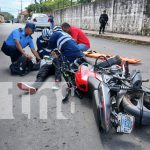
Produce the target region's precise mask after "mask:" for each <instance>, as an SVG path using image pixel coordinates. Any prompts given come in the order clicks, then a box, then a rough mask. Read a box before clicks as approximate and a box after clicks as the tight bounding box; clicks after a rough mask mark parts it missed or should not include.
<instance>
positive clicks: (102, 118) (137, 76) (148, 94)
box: [61, 56, 150, 133]
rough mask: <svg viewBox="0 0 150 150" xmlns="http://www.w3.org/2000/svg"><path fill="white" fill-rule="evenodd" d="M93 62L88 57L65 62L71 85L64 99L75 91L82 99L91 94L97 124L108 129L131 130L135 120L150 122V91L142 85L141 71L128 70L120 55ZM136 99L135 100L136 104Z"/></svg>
mask: <svg viewBox="0 0 150 150" xmlns="http://www.w3.org/2000/svg"><path fill="white" fill-rule="evenodd" d="M97 61H98V59H97V60H96V61H95V64H94V65H91V64H89V63H88V62H87V60H86V59H85V58H79V59H76V60H75V61H74V63H72V64H70V63H69V62H67V61H62V67H61V70H62V74H63V77H64V79H65V81H66V82H67V84H68V93H67V94H66V96H65V98H64V99H63V100H62V101H63V103H65V102H66V101H68V99H69V95H70V94H71V92H72V91H73V92H74V94H76V95H77V96H78V97H79V98H82V97H83V95H82V93H83V92H84V93H86V92H88V93H91V95H92V104H93V111H94V115H95V119H96V122H97V125H98V126H99V128H100V129H102V130H103V131H105V132H108V131H109V130H110V128H111V127H112V126H113V127H115V129H116V131H117V132H121V133H131V131H132V129H133V126H134V122H136V123H138V124H142V125H150V91H149V90H148V89H144V87H143V86H142V82H143V80H142V76H141V73H140V71H136V70H135V71H133V72H132V73H130V72H129V69H128V63H125V64H124V65H123V66H120V65H121V59H120V57H119V56H116V57H113V58H110V59H106V60H104V61H103V62H100V63H97ZM135 102H136V103H135Z"/></svg>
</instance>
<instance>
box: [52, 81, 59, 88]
mask: <svg viewBox="0 0 150 150" xmlns="http://www.w3.org/2000/svg"><path fill="white" fill-rule="evenodd" d="M59 88H60V80H55V85H53V86H52V90H59Z"/></svg>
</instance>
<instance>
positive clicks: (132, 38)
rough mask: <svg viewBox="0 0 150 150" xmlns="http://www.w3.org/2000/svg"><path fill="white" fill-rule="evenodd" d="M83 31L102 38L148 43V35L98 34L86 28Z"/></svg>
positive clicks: (149, 40) (149, 39)
mask: <svg viewBox="0 0 150 150" xmlns="http://www.w3.org/2000/svg"><path fill="white" fill-rule="evenodd" d="M83 31H84V32H85V33H86V34H87V35H90V36H95V37H100V38H104V39H112V40H117V41H123V42H130V43H135V44H143V45H150V37H148V36H140V35H129V34H118V33H108V32H106V33H105V34H100V35H99V33H98V31H88V30H83Z"/></svg>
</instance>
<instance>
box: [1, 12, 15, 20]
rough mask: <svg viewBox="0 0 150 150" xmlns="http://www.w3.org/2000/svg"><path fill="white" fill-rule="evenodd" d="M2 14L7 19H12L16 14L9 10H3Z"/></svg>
mask: <svg viewBox="0 0 150 150" xmlns="http://www.w3.org/2000/svg"><path fill="white" fill-rule="evenodd" d="M1 14H2V15H3V16H4V18H5V20H12V19H13V18H14V16H13V15H12V14H10V13H8V12H1Z"/></svg>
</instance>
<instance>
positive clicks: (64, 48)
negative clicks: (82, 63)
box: [48, 31, 84, 62]
mask: <svg viewBox="0 0 150 150" xmlns="http://www.w3.org/2000/svg"><path fill="white" fill-rule="evenodd" d="M48 48H49V49H55V48H58V49H59V50H60V51H61V53H62V55H63V56H65V57H66V58H67V59H68V60H69V61H70V62H73V61H74V60H75V59H76V58H78V57H82V56H83V55H84V54H83V53H82V52H81V51H80V49H79V46H78V44H77V43H76V42H75V40H73V39H72V38H71V36H70V35H69V34H67V33H65V32H61V31H56V32H54V33H53V34H52V36H51V37H50V39H49V45H48Z"/></svg>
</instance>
